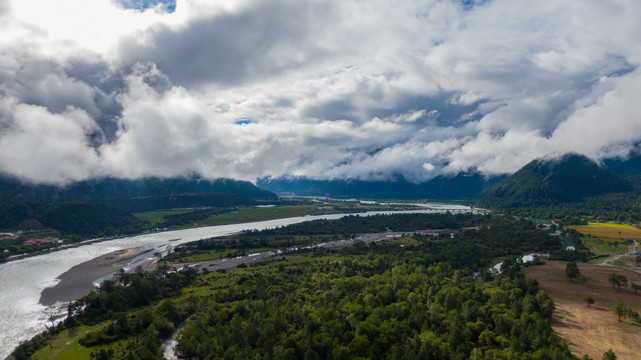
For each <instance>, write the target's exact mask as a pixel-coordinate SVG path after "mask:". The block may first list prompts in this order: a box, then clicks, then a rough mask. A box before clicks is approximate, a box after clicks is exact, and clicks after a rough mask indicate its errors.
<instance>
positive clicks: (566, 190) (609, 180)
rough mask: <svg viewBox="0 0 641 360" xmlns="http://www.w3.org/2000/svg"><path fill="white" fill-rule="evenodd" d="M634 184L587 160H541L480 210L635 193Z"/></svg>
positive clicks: (483, 200)
mask: <svg viewBox="0 0 641 360" xmlns="http://www.w3.org/2000/svg"><path fill="white" fill-rule="evenodd" d="M633 189H634V187H633V186H632V184H631V183H630V182H629V181H628V180H626V179H624V178H622V177H620V176H619V175H616V174H615V173H613V172H612V171H610V170H609V169H608V168H607V167H606V166H604V165H599V164H597V163H596V162H594V161H593V160H591V159H589V158H587V157H586V156H583V155H580V154H576V153H570V154H565V155H563V156H561V157H558V158H546V159H537V160H534V161H532V162H530V163H529V164H527V165H525V166H524V167H523V168H521V169H520V170H519V171H517V172H516V173H514V174H513V175H512V176H510V177H509V178H507V180H505V181H504V182H503V183H501V184H500V185H498V186H496V187H495V188H494V189H492V190H491V191H490V192H488V193H487V194H486V195H485V196H483V197H482V198H481V199H480V200H479V201H478V202H477V203H476V206H479V207H484V208H490V209H510V208H526V207H539V206H549V205H558V204H561V203H570V202H578V201H580V200H583V199H585V198H588V197H594V196H598V195H604V194H609V193H622V192H627V191H631V190H633Z"/></svg>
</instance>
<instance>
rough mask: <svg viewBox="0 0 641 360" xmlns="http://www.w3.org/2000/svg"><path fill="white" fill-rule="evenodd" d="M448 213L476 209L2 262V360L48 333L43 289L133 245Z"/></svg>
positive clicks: (148, 237)
mask: <svg viewBox="0 0 641 360" xmlns="http://www.w3.org/2000/svg"><path fill="white" fill-rule="evenodd" d="M447 210H456V211H471V209H470V208H467V209H461V207H460V206H454V207H452V208H447V207H443V206H442V205H440V207H439V208H437V209H435V208H432V209H427V210H415V211H373V212H367V213H360V214H332V215H318V216H301V217H294V218H286V219H277V220H268V221H260V222H254V223H244V224H233V225H221V226H208V227H200V228H192V229H184V230H175V231H165V232H158V233H151V234H144V235H137V236H131V237H126V238H120V239H115V240H110V241H105V242H99V243H94V244H90V245H84V246H80V247H76V248H68V249H65V250H61V251H55V252H51V253H47V254H43V255H38V256H34V257H29V258H25V259H21V260H16V261H11V262H7V263H4V264H0V359H4V358H5V357H7V356H8V355H9V354H10V353H11V351H12V350H13V349H14V348H15V347H16V346H18V344H20V342H22V341H24V340H27V339H30V338H31V337H33V336H34V335H36V334H38V333H40V332H42V331H43V330H45V324H48V321H47V317H48V316H47V308H46V307H45V306H43V305H41V304H40V303H39V300H40V294H41V293H42V291H43V290H44V289H45V288H47V287H50V286H53V285H55V284H56V283H57V282H58V280H57V277H58V276H60V275H62V274H63V273H64V272H66V271H67V270H69V269H70V268H72V267H73V266H75V265H78V264H81V263H83V262H85V261H89V260H91V259H93V258H95V257H97V256H100V255H104V254H107V253H110V252H113V251H116V250H122V249H128V248H133V247H140V248H141V249H142V250H143V251H144V250H149V249H155V248H158V247H161V246H164V245H168V244H171V245H174V246H175V245H178V244H182V243H186V242H190V241H195V240H200V239H204V238H210V237H214V236H223V235H228V234H231V233H235V232H238V231H242V230H250V229H257V230H262V229H269V228H274V227H278V226H285V225H290V224H296V223H300V222H304V221H310V220H316V219H330V220H331V219H338V218H341V217H343V216H347V215H361V216H367V215H376V214H398V213H438V212H445V211H447ZM176 239H179V240H176ZM170 240H171V242H170Z"/></svg>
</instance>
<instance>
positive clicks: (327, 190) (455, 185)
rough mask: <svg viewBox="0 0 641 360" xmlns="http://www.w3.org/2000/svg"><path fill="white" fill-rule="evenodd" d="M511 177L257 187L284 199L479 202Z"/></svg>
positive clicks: (283, 182) (264, 182)
mask: <svg viewBox="0 0 641 360" xmlns="http://www.w3.org/2000/svg"><path fill="white" fill-rule="evenodd" d="M506 178H507V176H494V177H484V176H483V175H481V174H479V173H477V172H469V173H459V174H457V175H455V176H438V177H436V178H433V179H432V180H430V181H428V182H425V183H421V184H414V183H411V182H409V181H407V180H405V179H404V178H400V179H398V180H396V181H362V180H311V179H306V178H279V179H261V180H259V181H258V182H257V185H258V186H260V187H262V188H264V189H267V190H270V191H273V192H275V193H277V194H280V195H297V196H327V197H333V198H361V199H429V200H440V201H445V200H450V201H451V200H468V201H470V200H476V199H478V198H479V197H481V196H482V195H483V194H485V193H486V192H488V191H489V190H490V189H492V188H493V187H494V186H496V185H497V184H499V183H501V182H502V181H503V180H505V179H506Z"/></svg>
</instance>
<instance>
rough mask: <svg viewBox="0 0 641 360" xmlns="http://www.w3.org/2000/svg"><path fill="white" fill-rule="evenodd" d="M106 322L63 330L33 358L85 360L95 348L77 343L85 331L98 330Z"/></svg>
mask: <svg viewBox="0 0 641 360" xmlns="http://www.w3.org/2000/svg"><path fill="white" fill-rule="evenodd" d="M106 325H107V324H106V323H104V324H98V325H94V326H80V327H78V328H73V329H70V330H63V331H62V332H60V333H59V334H58V335H56V336H54V338H53V340H52V341H51V340H50V343H51V344H52V346H45V347H44V348H42V350H40V351H38V352H37V353H35V354H34V355H33V356H32V358H33V359H51V360H54V359H55V360H57V359H59V360H85V359H89V358H91V352H92V351H95V349H89V348H86V347H84V346H82V345H80V344H78V340H80V339H81V338H82V337H83V336H85V335H86V334H87V333H89V332H92V331H98V330H100V329H101V328H103V327H105V326H106Z"/></svg>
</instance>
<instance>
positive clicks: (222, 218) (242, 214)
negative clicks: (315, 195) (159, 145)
mask: <svg viewBox="0 0 641 360" xmlns="http://www.w3.org/2000/svg"><path fill="white" fill-rule="evenodd" d="M192 211H193V210H159V211H149V212H143V213H135V214H134V215H135V216H136V217H137V218H139V219H141V220H143V221H149V223H150V224H151V225H152V226H156V225H160V224H162V223H163V222H164V221H165V219H164V216H165V215H177V214H186V213H189V212H192ZM317 211H318V208H317V207H315V206H274V207H251V208H242V209H239V210H237V211H234V212H230V213H227V214H222V215H214V216H210V217H208V218H206V219H202V220H199V221H196V222H194V223H192V224H191V225H189V226H180V227H172V228H185V227H190V226H211V225H229V224H240V223H246V222H254V221H264V220H274V219H282V218H288V217H296V216H303V215H309V214H312V213H314V212H317Z"/></svg>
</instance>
